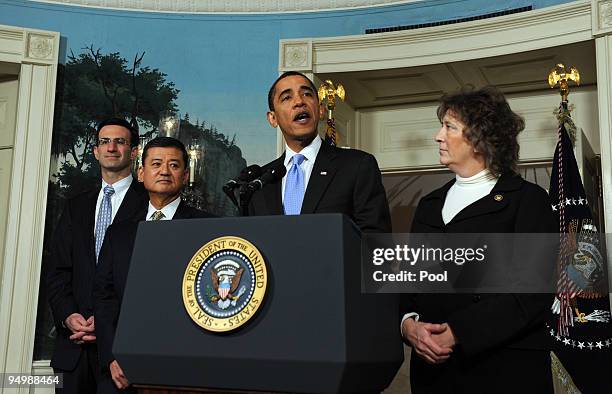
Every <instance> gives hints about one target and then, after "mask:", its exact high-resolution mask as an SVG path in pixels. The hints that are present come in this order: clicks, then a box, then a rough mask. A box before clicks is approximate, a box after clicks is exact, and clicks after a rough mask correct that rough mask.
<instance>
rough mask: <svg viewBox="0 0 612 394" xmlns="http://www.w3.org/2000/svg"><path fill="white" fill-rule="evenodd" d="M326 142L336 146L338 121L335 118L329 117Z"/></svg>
mask: <svg viewBox="0 0 612 394" xmlns="http://www.w3.org/2000/svg"><path fill="white" fill-rule="evenodd" d="M325 142H326V143H327V144H329V145H331V146H336V144H337V142H338V141H337V135H336V121H335V120H334V118H331V117H330V118H328V119H327V126H326V127H325Z"/></svg>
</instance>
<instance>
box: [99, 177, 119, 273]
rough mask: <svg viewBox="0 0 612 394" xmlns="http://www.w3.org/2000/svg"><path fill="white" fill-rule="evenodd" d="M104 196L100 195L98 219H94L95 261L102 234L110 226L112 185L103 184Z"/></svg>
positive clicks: (113, 192)
mask: <svg viewBox="0 0 612 394" xmlns="http://www.w3.org/2000/svg"><path fill="white" fill-rule="evenodd" d="M103 192H104V197H102V203H101V204H100V209H99V210H98V220H96V231H95V235H96V263H97V262H98V255H99V254H100V249H101V248H102V241H104V234H106V229H107V228H108V226H110V224H111V222H112V221H113V206H112V204H111V197H112V195H113V194H115V189H113V187H112V186H110V185H107V186H104V190H103Z"/></svg>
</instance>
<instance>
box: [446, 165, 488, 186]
mask: <svg viewBox="0 0 612 394" xmlns="http://www.w3.org/2000/svg"><path fill="white" fill-rule="evenodd" d="M455 179H456V185H457V186H462V187H474V186H480V185H484V184H487V183H490V182H497V177H496V176H495V175H493V174H492V173H491V171H489V170H488V169H486V168H485V169H484V170H482V171H480V172H479V173H478V174H476V175H472V176H471V177H467V178H463V177H460V176H459V175H455Z"/></svg>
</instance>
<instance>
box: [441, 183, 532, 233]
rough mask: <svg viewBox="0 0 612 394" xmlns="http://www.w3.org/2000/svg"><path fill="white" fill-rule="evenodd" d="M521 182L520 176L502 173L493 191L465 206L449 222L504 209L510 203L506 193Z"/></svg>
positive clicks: (516, 187) (514, 188) (517, 187)
mask: <svg viewBox="0 0 612 394" xmlns="http://www.w3.org/2000/svg"><path fill="white" fill-rule="evenodd" d="M521 184H522V180H521V178H520V177H518V176H512V175H502V176H501V177H500V178H499V180H498V181H497V183H496V184H495V186H494V187H493V189H492V190H491V193H489V194H488V195H486V196H484V197H483V198H481V199H480V200H477V201H475V202H473V203H472V204H470V205H468V206H467V207H465V208H464V209H463V210H461V211H460V212H459V213H458V214H457V215H455V217H454V218H453V219H452V220H451V221H450V222H449V223H448V224H449V225H450V224H452V223H456V222H459V221H461V220H466V219H470V218H473V217H475V216H482V215H487V214H490V213H494V212H498V211H500V210H502V209H504V208H505V207H506V206H507V205H508V204H509V201H508V199H507V198H505V197H504V195H505V193H506V192H509V191H513V190H517V189H519V188H520V187H521Z"/></svg>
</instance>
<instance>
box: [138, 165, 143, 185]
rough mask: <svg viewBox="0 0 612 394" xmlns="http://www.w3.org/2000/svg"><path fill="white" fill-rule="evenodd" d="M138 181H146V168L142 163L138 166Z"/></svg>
mask: <svg viewBox="0 0 612 394" xmlns="http://www.w3.org/2000/svg"><path fill="white" fill-rule="evenodd" d="M137 172H138V182H144V177H143V174H144V168H142V165H140V167H138V171H137Z"/></svg>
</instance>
